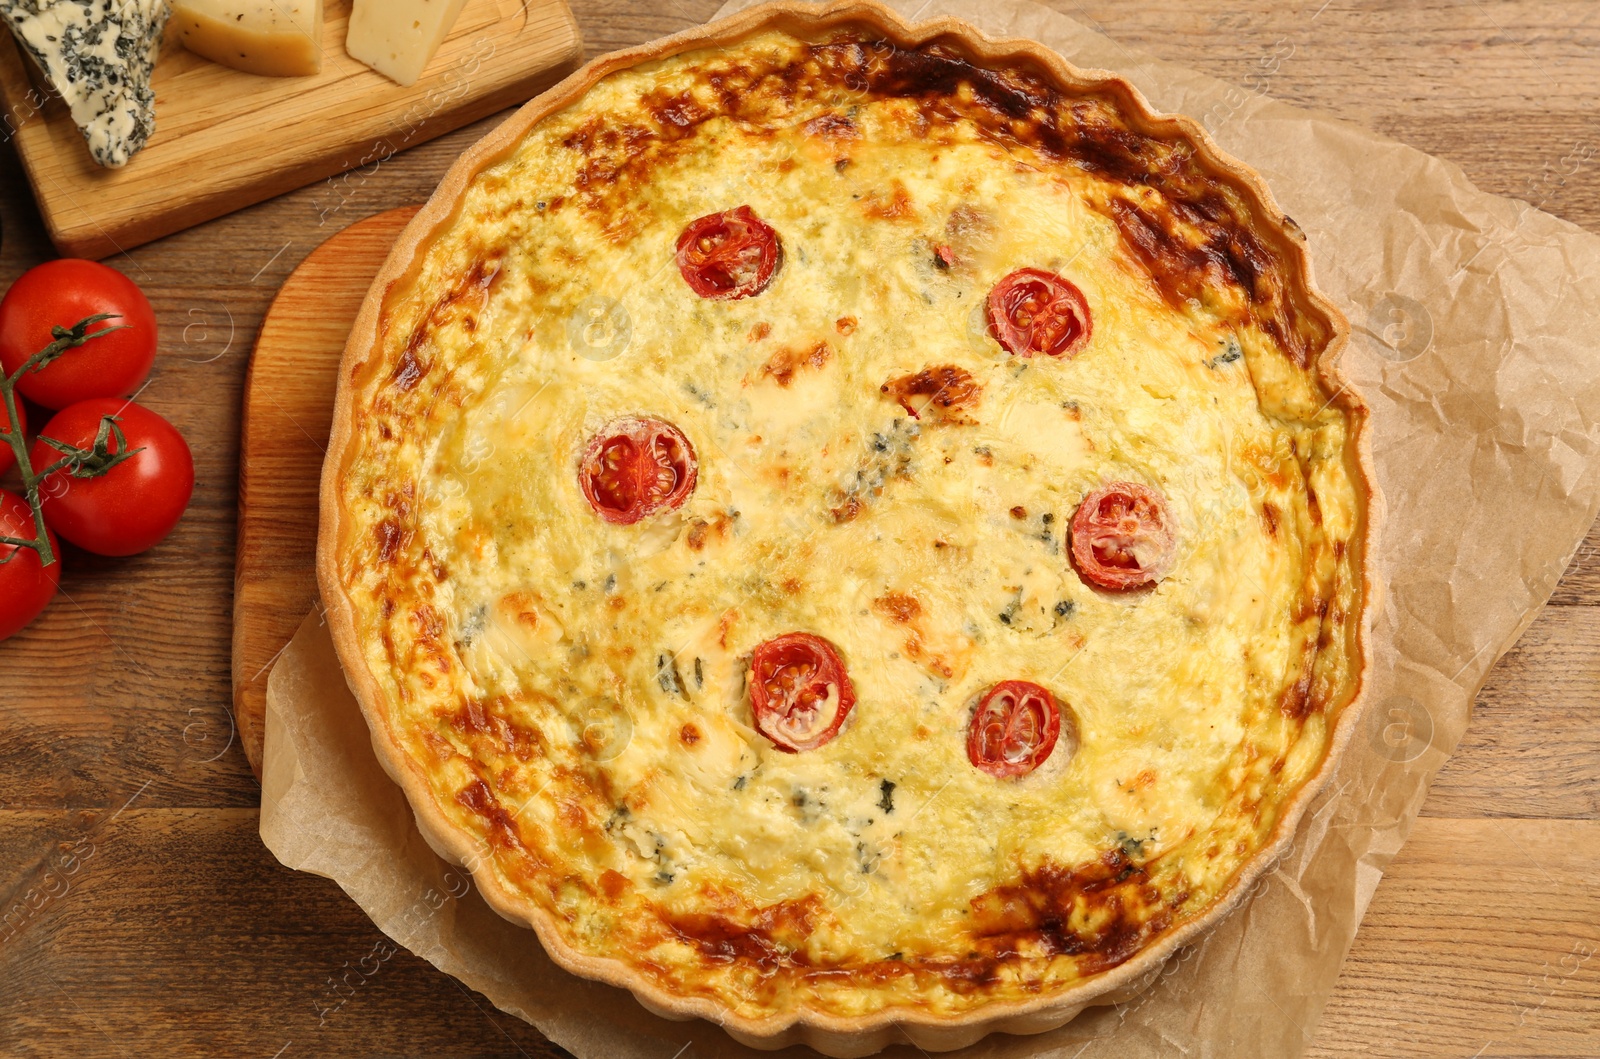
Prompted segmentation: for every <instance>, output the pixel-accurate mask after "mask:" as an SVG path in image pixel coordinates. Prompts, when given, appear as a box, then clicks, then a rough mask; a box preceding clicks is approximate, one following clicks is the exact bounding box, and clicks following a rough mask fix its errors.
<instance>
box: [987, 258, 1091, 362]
mask: <svg viewBox="0 0 1600 1059" xmlns="http://www.w3.org/2000/svg"><path fill="white" fill-rule="evenodd" d="M988 314H989V332H990V333H991V334H993V335H994V337H995V341H997V342H999V343H1000V344H1001V345H1002V346H1004V347H1005V349H1006V351H1007V352H1009V353H1015V354H1016V355H1017V356H1019V357H1031V356H1033V355H1034V354H1036V353H1042V354H1044V355H1045V356H1047V357H1067V358H1069V359H1070V358H1071V357H1074V356H1076V355H1077V353H1078V351H1079V350H1081V349H1082V348H1083V347H1084V346H1085V345H1087V344H1088V342H1089V336H1090V335H1091V334H1093V333H1094V321H1093V319H1092V318H1091V317H1090V315H1089V302H1088V300H1087V299H1086V298H1084V296H1083V291H1081V290H1079V289H1078V288H1077V286H1076V285H1074V284H1073V283H1071V282H1069V281H1068V280H1065V279H1063V278H1062V277H1060V276H1058V275H1056V274H1055V273H1053V272H1046V271H1044V270H1043V269H1039V268H1019V269H1017V270H1016V271H1015V272H1012V273H1010V274H1009V275H1007V276H1006V277H1005V278H1004V279H1002V280H1001V281H1000V282H999V283H996V284H995V285H994V289H993V290H991V291H990V292H989V303H988Z"/></svg>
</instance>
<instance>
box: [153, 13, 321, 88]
mask: <svg viewBox="0 0 1600 1059" xmlns="http://www.w3.org/2000/svg"><path fill="white" fill-rule="evenodd" d="M172 25H173V29H174V30H175V31H176V32H177V34H178V39H179V40H180V41H182V42H183V46H184V47H185V48H188V49H189V50H190V51H192V52H194V53H195V54H196V55H200V56H203V57H205V58H207V59H210V60H211V61H212V62H215V63H221V64H222V65H223V66H231V67H233V69H235V70H242V71H244V72H245V73H247V74H262V75H264V76H267V77H307V76H310V75H311V74H315V73H318V72H320V71H321V70H322V0H176V2H174V3H173V5H172Z"/></svg>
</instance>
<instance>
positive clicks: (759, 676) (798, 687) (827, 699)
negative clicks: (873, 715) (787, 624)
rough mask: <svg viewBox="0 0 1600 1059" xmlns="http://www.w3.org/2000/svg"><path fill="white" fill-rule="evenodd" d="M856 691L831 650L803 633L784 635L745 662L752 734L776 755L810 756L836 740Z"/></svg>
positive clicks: (835, 654) (852, 703)
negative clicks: (761, 738) (774, 749)
mask: <svg viewBox="0 0 1600 1059" xmlns="http://www.w3.org/2000/svg"><path fill="white" fill-rule="evenodd" d="M855 704H856V689H855V687H854V686H853V685H852V684H851V683H850V675H849V674H848V673H847V672H845V668H844V660H843V659H841V658H840V657H839V652H838V650H837V649H835V648H834V646H833V644H831V643H829V642H828V641H827V640H824V639H823V638H822V637H820V636H815V635H813V634H811V633H809V632H791V633H785V634H784V635H782V636H779V637H777V638H776V639H772V640H768V641H767V642H766V643H763V644H762V645H761V646H759V647H757V648H756V649H755V653H754V654H752V655H751V658H750V707H751V711H752V712H753V713H754V714H755V719H756V728H757V729H758V730H759V731H760V732H761V734H762V735H764V736H766V737H767V738H768V739H770V740H772V742H773V744H774V745H775V746H777V748H778V749H779V750H784V751H787V752H789V753H791V754H794V753H799V752H800V751H802V750H815V749H816V748H817V747H819V746H822V745H823V744H824V743H827V742H830V741H831V740H832V739H833V737H834V736H836V735H838V734H839V726H840V725H842V724H844V721H845V718H846V717H848V716H850V711H851V710H852V709H853V708H854V707H855Z"/></svg>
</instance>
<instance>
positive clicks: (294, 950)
mask: <svg viewBox="0 0 1600 1059" xmlns="http://www.w3.org/2000/svg"><path fill="white" fill-rule="evenodd" d="M1053 2H1054V3H1055V4H1056V6H1057V7H1059V8H1060V9H1061V10H1063V11H1064V12H1065V13H1067V14H1068V15H1071V16H1072V17H1075V18H1077V19H1079V20H1081V21H1084V22H1087V23H1089V24H1090V25H1094V26H1097V27H1098V28H1100V29H1102V30H1104V31H1105V32H1107V33H1109V34H1111V35H1112V36H1114V37H1116V38H1118V39H1120V40H1122V41H1123V42H1125V43H1127V44H1129V45H1132V46H1135V47H1140V48H1144V49H1147V50H1149V51H1152V52H1154V53H1156V54H1158V55H1160V56H1162V57H1164V58H1169V59H1174V60H1177V61H1181V62H1184V63H1187V64H1189V65H1192V66H1195V67H1198V68H1200V69H1203V70H1205V71H1206V72H1208V73H1211V74H1214V75H1216V76H1218V77H1222V78H1225V79H1228V80H1230V81H1233V82H1235V83H1243V82H1245V81H1247V80H1250V79H1252V78H1256V79H1257V80H1258V81H1259V74H1260V71H1261V70H1263V69H1264V68H1266V66H1267V64H1268V63H1271V62H1273V61H1274V60H1273V57H1274V56H1277V57H1279V59H1278V61H1277V62H1276V66H1277V68H1276V71H1275V72H1273V73H1272V74H1271V75H1270V79H1269V81H1268V83H1267V85H1266V90H1267V91H1268V92H1270V93H1272V94H1274V95H1276V96H1279V97H1281V98H1283V99H1286V100H1289V101H1291V102H1294V103H1298V104H1302V105H1307V106H1312V107H1318V108H1322V109H1325V110H1330V111H1335V112H1338V113H1341V114H1343V115H1345V116H1347V117H1349V118H1351V119H1352V120H1355V121H1357V122H1360V123H1363V124H1366V125H1368V126H1370V127H1374V128H1377V129H1380V130H1382V131H1383V132H1385V133H1388V134H1390V135H1393V136H1396V137H1398V138H1400V139H1402V140H1405V141H1407V142H1409V143H1411V144H1413V145H1415V146H1417V147H1420V148H1422V149H1424V150H1427V151H1430V152H1433V153H1435V154H1438V155H1442V156H1444V157H1446V158H1449V159H1452V160H1454V161H1455V162H1457V163H1459V164H1460V165H1461V166H1462V167H1463V168H1465V170H1466V171H1467V172H1468V174H1469V175H1470V176H1471V177H1472V178H1473V179H1474V180H1475V181H1476V182H1477V183H1478V184H1479V185H1480V186H1481V187H1483V188H1485V189H1486V190H1489V191H1494V192H1499V193H1503V194H1510V195H1518V196H1522V197H1530V198H1533V199H1534V200H1536V201H1539V200H1542V202H1543V205H1544V208H1546V209H1548V210H1550V211H1551V212H1553V213H1556V214H1558V215H1560V216H1562V217H1565V218H1568V219H1569V220H1572V221H1574V222H1576V223H1578V224H1580V225H1584V226H1585V227H1588V228H1589V229H1591V230H1594V231H1600V4H1595V3H1593V2H1592V0H1565V2H1558V0H1482V2H1478V0H1409V2H1396V3H1386V4H1378V3H1373V2H1369V0H1328V2H1327V3H1323V2H1322V0H1305V2H1300V3H1273V2H1268V0H1189V2H1187V3H1182V4H1180V3H1173V2H1169V3H1156V2H1150V0H1081V2H1075V0H1053ZM577 6H578V8H579V10H578V17H579V21H580V22H581V24H582V26H583V31H584V35H585V38H586V40H587V42H588V48H589V53H590V54H591V55H593V54H598V53H600V52H604V51H609V50H611V49H613V48H617V47H621V46H624V45H628V44H633V43H636V42H638V41H642V40H645V39H647V38H650V37H654V36H657V35H660V34H663V33H667V32H670V31H672V30H676V29H679V28H682V27H684V26H687V25H689V24H691V23H695V22H700V21H703V20H704V19H705V18H706V17H708V16H709V15H710V14H711V13H712V12H713V11H714V10H715V9H716V7H717V0H666V2H665V3H658V2H654V0H578V3H577ZM1290 46H1292V54H1290V55H1289V57H1288V58H1287V59H1283V58H1282V56H1283V55H1284V53H1285V52H1286V51H1289V48H1290ZM489 127H490V123H484V124H480V125H479V126H476V127H474V128H470V129H466V130H463V131H461V132H459V133H456V134H454V135H451V136H447V137H445V138H443V139H441V140H438V141H435V142H434V143H431V144H427V145H424V146H421V147H418V148H415V149H413V150H411V151H408V152H406V153H405V154H403V155H400V156H398V157H396V158H394V159H391V160H389V161H387V162H385V163H383V164H382V165H381V166H380V167H378V168H377V169H375V170H373V171H369V172H366V173H363V174H359V175H356V176H352V177H351V178H350V179H348V180H345V181H340V182H339V183H337V184H321V185H316V186H312V187H309V188H306V189H304V190H302V191H299V192H295V193H293V194H289V195H285V196H284V197H282V198H279V199H276V200H274V201H271V202H268V203H265V204H263V205H260V206H257V207H255V208H253V209H249V210H246V211H244V212H242V213H238V214H235V215H233V216H230V217H226V218H223V219H221V220H218V221H215V222H213V223H211V224H207V225H204V226H202V227H200V228H197V229H194V230H191V231H188V232H185V233H182V234H180V235H177V236H173V237H171V238H168V239H166V240H163V241H161V242H159V243H155V244H152V245H149V246H146V247H142V248H140V249H138V250H135V251H134V252H133V253H132V254H131V255H128V256H126V257H122V258H117V259H113V263H114V264H116V265H118V266H119V267H121V268H123V269H124V270H125V271H127V272H128V273H129V274H130V275H132V276H133V277H134V278H135V279H137V280H138V281H139V282H140V283H141V284H142V285H143V286H144V289H145V290H146V291H147V292H148V293H149V295H150V297H151V299H152V300H153V301H154V303H155V306H156V310H157V312H158V314H159V317H160V320H161V322H162V327H163V336H162V337H163V347H162V351H161V358H160V361H159V364H158V367H157V369H156V375H155V378H154V382H153V383H152V385H151V386H150V387H149V389H148V390H146V391H145V393H144V395H143V400H144V401H145V402H146V403H148V404H149V405H150V406H151V407H153V408H155V409H156V410H158V411H160V412H161V413H163V414H164V415H166V416H168V417H170V418H171V419H172V420H173V421H174V422H175V423H176V424H177V425H178V426H179V427H180V428H181V429H182V430H183V432H184V433H185V434H186V435H187V436H188V438H189V439H190V441H191V443H192V444H193V446H194V449H195V455H196V461H197V472H198V477H199V487H198V490H197V492H196V494H195V500H194V505H193V507H192V508H191V509H190V511H189V514H188V516H187V517H186V519H185V520H184V522H183V524H182V526H181V527H180V528H179V530H178V532H177V533H176V534H175V535H174V536H173V537H172V538H171V539H170V540H169V541H168V542H167V543H166V544H164V545H163V546H162V547H160V548H158V549H157V550H155V551H154V552H152V553H150V554H148V555H145V556H141V557H139V558H136V559H133V560H130V561H109V560H100V559H95V558H93V557H90V556H86V555H83V554H81V553H76V552H69V554H68V556H67V567H68V569H67V575H66V580H65V583H64V591H63V593H62V596H61V598H60V600H59V601H58V602H57V603H56V604H55V605H54V606H53V608H52V609H51V610H50V612H49V613H48V614H47V616H46V617H45V618H44V619H43V620H42V621H41V622H39V623H38V624H36V625H35V626H34V627H33V628H32V629H30V630H29V631H28V632H26V633H25V634H23V635H22V636H20V637H18V638H16V639H14V640H12V641H10V642H8V643H5V644H3V645H0V914H3V915H4V917H5V918H4V922H3V924H0V1054H3V1055H7V1056H13V1055H14V1056H34V1055H38V1056H59V1055H75V1056H147V1055H162V1056H174V1057H178V1056H201V1055H208V1056H209V1055H226V1056H261V1057H270V1056H284V1057H293V1056H306V1055H340V1056H378V1055H405V1056H454V1057H465V1056H511V1055H524V1056H554V1055H560V1054H563V1053H561V1052H560V1051H559V1050H558V1049H555V1048H554V1047H553V1046H551V1045H549V1044H548V1043H546V1042H545V1041H544V1040H543V1039H542V1038H541V1037H540V1036H539V1034H538V1033H537V1032H536V1031H535V1030H534V1029H533V1028H532V1027H530V1026H527V1025H525V1024H523V1023H521V1022H520V1021H518V1020H517V1019H514V1018H512V1017H510V1016H507V1015H503V1014H501V1013H499V1012H497V1011H495V1010H494V1009H493V1008H491V1007H490V1006H489V1005H488V1004H487V1002H485V1001H484V1000H483V999H482V998H481V997H478V996H476V995H474V994H472V993H470V992H469V991H467V990H466V989H464V988H463V987H461V986H459V985H458V984H457V983H456V982H455V981H454V980H452V979H450V978H447V977H445V976H443V975H441V974H439V973H438V972H436V971H435V970H433V968H432V967H430V966H429V965H428V964H426V963H424V962H423V961H422V960H419V959H416V958H414V957H412V956H410V955H409V954H408V953H405V952H404V951H401V952H399V953H397V954H396V955H395V956H393V957H392V958H390V959H389V960H387V962H383V963H382V964H381V966H380V968H379V969H378V970H377V972H376V973H374V974H371V975H366V974H363V973H361V972H360V971H354V973H350V972H351V971H352V969H355V968H358V966H359V965H360V962H361V960H362V958H363V957H367V956H368V955H369V954H370V953H372V952H373V951H374V947H375V946H377V945H380V944H381V935H379V934H378V932H377V931H376V930H375V929H374V928H373V927H372V925H371V924H370V923H369V922H368V921H367V919H366V918H365V917H364V916H363V915H362V913H361V911H360V910H359V909H358V908H357V907H356V906H355V905H354V904H353V903H352V902H351V901H349V900H348V899H347V898H346V897H345V896H344V895H343V894H342V893H341V892H340V891H339V890H338V888H337V887H335V886H334V885H333V884H331V883H328V882H326V881H324V880H321V879H317V878H313V877H311V876H307V875H302V874H297V873H294V872H290V871H287V870H285V869H283V868H282V867H281V866H279V865H278V864H277V862H276V861H274V860H273V858H272V856H271V854H269V853H268V852H267V851H266V850H265V849H264V848H263V847H262V845H261V842H260V839H259V838H258V837H257V835H256V805H257V802H258V798H259V788H258V787H257V785H256V783H255V781H254V779H252V778H251V775H250V771H249V768H248V767H247V766H246V764H245V761H244V758H243V756H242V754H241V753H240V752H239V748H238V746H237V744H233V745H230V723H229V717H228V703H229V698H230V694H229V615H230V613H231V607H232V598H231V597H232V582H233V560H234V519H235V514H236V512H235V481H236V478H237V472H238V415H239V405H240V395H241V391H242V386H243V381H244V377H245V368H246V363H247V360H248V357H249V353H250V349H251V346H252V343H253V340H254V336H255V333H256V328H257V326H258V324H259V322H260V320H261V317H262V314H263V313H264V312H265V310H266V308H267V306H268V304H269V303H270V301H271V299H272V295H273V292H274V291H275V290H276V289H277V287H278V285H279V284H280V283H281V282H282V280H283V279H284V277H285V276H287V275H288V274H289V272H290V271H291V270H292V269H293V268H294V266H295V265H296V263H298V262H299V261H300V260H301V259H302V258H303V257H304V256H305V255H306V254H307V253H308V252H309V251H310V250H311V249H312V248H313V247H314V246H315V245H316V244H317V243H319V242H320V241H321V240H322V239H324V238H326V237H327V236H328V235H329V234H331V233H332V232H334V231H336V230H338V229H339V228H341V227H343V226H345V225H347V224H349V223H350V222H352V221H354V220H357V219H359V218H362V217H365V216H368V215H370V214H373V213H376V212H378V211H380V210H384V209H387V208H389V207H392V206H396V205H402V204H407V203H416V202H421V201H422V200H423V199H424V198H425V197H426V196H427V195H428V193H429V192H430V191H431V190H432V189H433V186H434V184H435V182H436V181H437V180H438V178H439V176H440V175H441V174H442V173H443V172H444V170H445V168H446V166H447V165H448V164H449V163H450V161H451V160H452V159H453V158H454V157H455V156H456V155H457V154H458V153H459V152H460V151H461V150H462V149H463V148H464V147H465V146H466V145H468V144H469V143H471V142H472V141H473V140H474V139H475V138H476V137H478V136H480V135H481V134H482V133H483V132H484V131H486V130H487V129H488V128H489ZM1573 169H1576V172H1572V170H1573ZM0 217H3V220H4V225H5V241H4V246H3V250H0V284H4V283H9V282H10V281H11V280H13V279H14V278H15V277H16V276H17V275H18V274H19V273H21V272H22V271H23V270H24V269H25V268H27V267H29V266H31V265H34V264H36V263H38V262H40V261H43V260H45V259H46V258H47V257H49V256H51V255H50V249H49V246H48V244H47V242H46V240H45V238H44V236H43V232H42V229H41V227H40V225H39V221H38V217H37V214H36V212H35V210H34V207H33V204H32V202H31V200H30V198H29V195H28V192H27V188H26V185H25V183H24V181H23V179H22V175H21V172H20V169H19V167H18V165H17V161H16V158H15V156H14V155H13V154H12V153H10V151H9V149H8V148H5V147H3V146H0ZM1597 325H1600V321H1597ZM1508 517H1515V514H1514V513H1508ZM1477 705H1478V712H1477V715H1476V717H1475V719H1474V721H1473V724H1472V728H1471V730H1470V731H1469V732H1468V734H1467V737H1466V740H1465V742H1464V743H1463V744H1462V745H1461V747H1460V749H1459V750H1458V752H1457V754H1456V756H1455V758H1454V759H1453V760H1452V761H1451V762H1450V763H1449V764H1448V765H1447V766H1446V767H1445V769H1444V771H1443V772H1442V773H1441V774H1440V776H1439V778H1438V781H1437V783H1436V784H1435V786H1434V788H1433V792H1432V794H1431V796H1430V798H1429V800H1428V803H1427V806H1426V808H1425V809H1424V811H1423V816H1422V818H1421V820H1420V821H1419V822H1418V824H1417V826H1416V829H1415V832H1414V834H1413V836H1412V838H1411V841H1410V843H1409V844H1408V845H1407V846H1406V848H1405V850H1404V851H1403V852H1402V853H1401V854H1400V856H1399V858H1398V859H1397V860H1396V861H1395V863H1394V865H1393V867H1392V870H1391V871H1390V873H1389V875H1388V876H1387V877H1386V878H1385V879H1384V881H1383V883H1382V885H1381V886H1380V887H1379V889H1378V893H1377V897H1376V899H1375V901H1374V903H1373V905H1372V907H1371V909H1370V911H1369V912H1368V913H1367V917H1366V923H1365V925H1364V927H1363V928H1362V931H1361V934H1360V935H1359V937H1358V938H1357V939H1356V942H1355V948H1354V951H1353V952H1352V953H1351V955H1350V958H1349V961H1348V963H1347V964H1346V966H1345V970H1344V974H1343V977H1342V978H1341V979H1340V981H1339V986H1338V990H1337V992H1336V993H1335V994H1334V996H1333V998H1332V1000H1331V1002H1330V1003H1329V1005H1328V1008H1327V1010H1326V1013H1325V1015H1324V1017H1323V1019H1322V1023H1321V1025H1320V1027H1319V1028H1318V1030H1317V1031H1316V1034H1315V1041H1314V1043H1312V1044H1311V1046H1310V1049H1309V1054H1310V1055H1312V1056H1316V1057H1318V1059H1328V1057H1333V1056H1391V1055H1392V1056H1459V1057H1462V1059H1466V1057H1473V1056H1476V1057H1483V1059H1487V1057H1492V1056H1544V1057H1554V1056H1585V1057H1590V1059H1593V1057H1596V1056H1600V906H1597V900H1596V892H1597V885H1600V884H1597V882H1596V879H1597V877H1600V533H1591V536H1590V539H1589V542H1588V543H1587V545H1586V546H1585V548H1584V549H1583V550H1582V551H1581V552H1580V555H1579V558H1578V559H1577V561H1576V562H1575V563H1574V565H1573V567H1572V569H1571V570H1569V571H1568V573H1567V576H1566V578H1565V580H1564V581H1563V582H1562V585H1561V587H1560V589H1559V590H1558V591H1557V593H1556V597H1555V599H1554V601H1553V603H1552V605H1551V606H1550V607H1549V608H1548V609H1546V610H1545V611H1544V612H1543V613H1542V614H1541V615H1540V616H1539V617H1538V619H1537V621H1536V622H1535V623H1534V625H1533V627H1532V628H1531V629H1530V630H1529V632H1528V634H1527V635H1526V636H1525V637H1524V639H1523V641H1522V643H1521V644H1520V645H1519V646H1518V647H1517V648H1516V649H1515V650H1513V651H1512V652H1511V653H1510V654H1509V655H1507V656H1506V658H1505V659H1504V660H1503V661H1502V662H1501V663H1500V664H1499V666H1498V667H1497V668H1496V669H1495V670H1494V673H1493V674H1492V676H1491V678H1490V680H1489V683H1488V686H1487V687H1486V688H1485V689H1484V690H1483V692H1482V694H1481V695H1480V696H1479V698H1478V704H1477ZM1590 954H1592V955H1593V958H1590ZM369 966H375V964H373V963H372V961H369ZM347 983H348V984H347ZM662 1059H672V1057H670V1056H663V1057H662ZM1241 1059H1253V1057H1241ZM1262 1059H1271V1057H1262Z"/></svg>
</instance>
